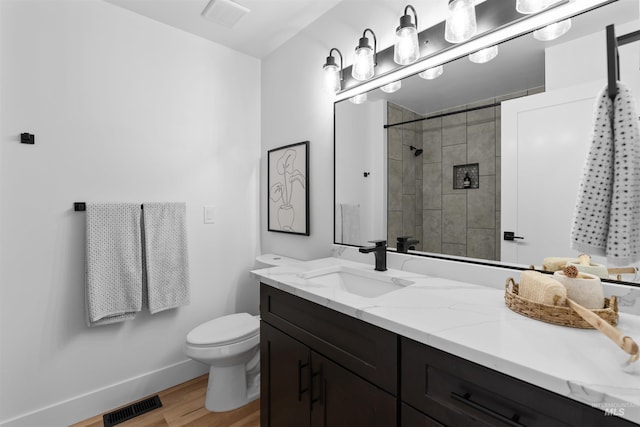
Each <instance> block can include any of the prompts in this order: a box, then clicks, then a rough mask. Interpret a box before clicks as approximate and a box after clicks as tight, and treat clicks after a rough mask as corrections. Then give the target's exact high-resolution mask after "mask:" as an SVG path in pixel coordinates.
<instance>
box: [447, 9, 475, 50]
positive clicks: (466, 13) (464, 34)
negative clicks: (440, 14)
mask: <svg viewBox="0 0 640 427" xmlns="http://www.w3.org/2000/svg"><path fill="white" fill-rule="evenodd" d="M448 9H449V10H448V12H447V19H446V21H445V27H444V39H445V40H446V41H448V42H449V43H462V42H465V41H467V40H469V39H470V38H471V37H473V36H475V35H476V32H477V31H478V25H477V23H476V6H475V4H474V0H449V6H448Z"/></svg>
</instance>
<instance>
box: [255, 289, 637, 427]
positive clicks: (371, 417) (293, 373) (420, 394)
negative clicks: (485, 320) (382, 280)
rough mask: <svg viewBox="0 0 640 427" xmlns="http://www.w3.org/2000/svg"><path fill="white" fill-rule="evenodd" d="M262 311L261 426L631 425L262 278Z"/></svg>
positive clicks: (491, 426)
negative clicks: (277, 287) (293, 293)
mask: <svg viewBox="0 0 640 427" xmlns="http://www.w3.org/2000/svg"><path fill="white" fill-rule="evenodd" d="M260 313H261V324H260V325H261V326H260V333H261V337H260V351H261V359H260V363H261V366H260V367H261V402H260V404H261V406H260V422H261V426H262V427H283V426H284V427H288V426H291V427H319V426H327V427H341V426H344V427H360V426H362V427H377V426H380V427H394V426H401V427H442V426H452V427H457V426H464V427H473V426H478V427H480V426H482V427H494V426H498V427H500V426H510V427H518V426H529V427H535V426H544V427H554V426H564V427H568V426H576V427H600V426H603V427H606V426H612V427H631V426H637V424H634V423H632V422H630V421H627V420H624V419H622V418H619V417H615V416H606V415H605V413H604V412H603V411H602V410H599V409H597V408H593V407H591V406H589V405H585V404H582V403H580V402H577V401H575V400H572V399H569V398H567V397H564V396H561V395H558V394H556V393H553V392H550V391H548V390H545V389H542V388H540V387H537V386H534V385H532V384H529V383H526V382H524V381H521V380H518V379H517V378H514V377H511V376H508V375H505V374H503V373H500V372H497V371H495V370H492V369H488V368H486V367H483V366H481V365H478V364H476V363H473V362H471V361H469V360H465V359H462V358H460V357H457V356H454V355H451V354H449V353H446V352H444V351H441V350H438V349H435V348H433V347H430V346H428V345H425V344H422V343H419V342H416V341H413V340H411V339H408V338H404V337H400V336H398V335H396V334H395V333H392V332H390V331H387V330H385V329H382V328H379V327H377V326H374V325H372V324H370V323H367V322H364V321H362V320H359V319H356V318H353V317H351V316H347V315H345V314H342V313H340V312H338V311H335V310H332V309H330V308H327V307H324V306H321V305H319V304H315V303H313V302H310V301H307V300H305V299H303V298H300V297H297V296H295V295H292V294H290V293H287V292H284V291H280V290H278V289H276V288H273V287H271V286H268V285H264V284H263V285H261V287H260Z"/></svg>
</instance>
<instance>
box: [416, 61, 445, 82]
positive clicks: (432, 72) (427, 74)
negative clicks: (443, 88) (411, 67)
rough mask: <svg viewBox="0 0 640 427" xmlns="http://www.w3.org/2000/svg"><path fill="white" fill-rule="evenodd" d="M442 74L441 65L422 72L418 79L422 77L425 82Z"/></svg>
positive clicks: (442, 68)
mask: <svg viewBox="0 0 640 427" xmlns="http://www.w3.org/2000/svg"><path fill="white" fill-rule="evenodd" d="M443 72H444V67H443V66H442V65H438V66H437V67H433V68H429V69H428V70H424V71H423V72H421V73H420V74H418V75H419V76H420V77H422V78H423V79H425V80H433V79H435V78H438V77H440V76H441V75H442V73H443Z"/></svg>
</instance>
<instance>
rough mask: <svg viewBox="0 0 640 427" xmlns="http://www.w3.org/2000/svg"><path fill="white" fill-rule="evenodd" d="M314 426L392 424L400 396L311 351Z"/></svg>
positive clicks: (312, 416)
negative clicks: (397, 399)
mask: <svg viewBox="0 0 640 427" xmlns="http://www.w3.org/2000/svg"><path fill="white" fill-rule="evenodd" d="M311 366H312V377H313V379H312V391H311V402H312V403H311V425H312V426H313V427H321V426H328V427H341V426H344V427H376V426H379V427H390V426H395V425H396V424H397V415H396V398H395V397H394V396H392V395H391V394H389V393H387V392H385V391H383V390H382V389H380V388H378V387H376V386H374V385H373V384H371V383H369V382H367V381H365V380H363V379H362V378H360V377H358V376H357V375H355V374H353V373H351V372H349V371H347V370H346V369H345V368H343V367H341V366H340V365H338V364H336V363H334V362H332V361H330V360H329V359H327V358H325V357H322V356H321V355H319V354H318V353H316V352H314V351H312V352H311Z"/></svg>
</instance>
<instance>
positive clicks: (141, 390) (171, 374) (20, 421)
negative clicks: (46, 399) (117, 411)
mask: <svg viewBox="0 0 640 427" xmlns="http://www.w3.org/2000/svg"><path fill="white" fill-rule="evenodd" d="M208 371H209V367H208V366H206V365H204V364H202V363H198V362H195V361H193V360H190V359H189V360H185V361H182V362H178V363H176V364H173V365H170V366H167V367H165V368H161V369H158V370H155V371H153V372H148V373H145V374H142V375H140V376H137V377H134V378H130V379H128V380H125V381H122V382H119V383H117V384H112V385H109V386H106V387H103V388H100V389H97V390H94V391H92V392H89V393H86V394H83V395H80V396H77V397H74V398H72V399H68V400H65V401H63V402H59V403H56V404H54V405H50V406H47V407H44V408H40V409H37V410H35V411H32V412H29V413H26V414H23V415H20V416H18V417H14V418H11V419H9V420H5V421H2V422H0V427H40V426H51V427H58V426H59V427H64V426H69V425H70V424H74V423H77V422H80V421H82V420H86V419H88V418H91V417H94V416H96V415H98V414H101V413H103V412H109V411H110V410H112V409H114V408H117V407H119V406H123V405H126V404H127V403H130V402H134V401H136V400H140V399H142V398H143V397H145V396H148V395H150V394H153V393H157V392H159V391H162V390H164V389H167V388H170V387H173V386H174V385H177V384H181V383H183V382H185V381H189V380H190V379H193V378H196V377H198V376H200V375H204V374H206V373H207V372H208Z"/></svg>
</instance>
